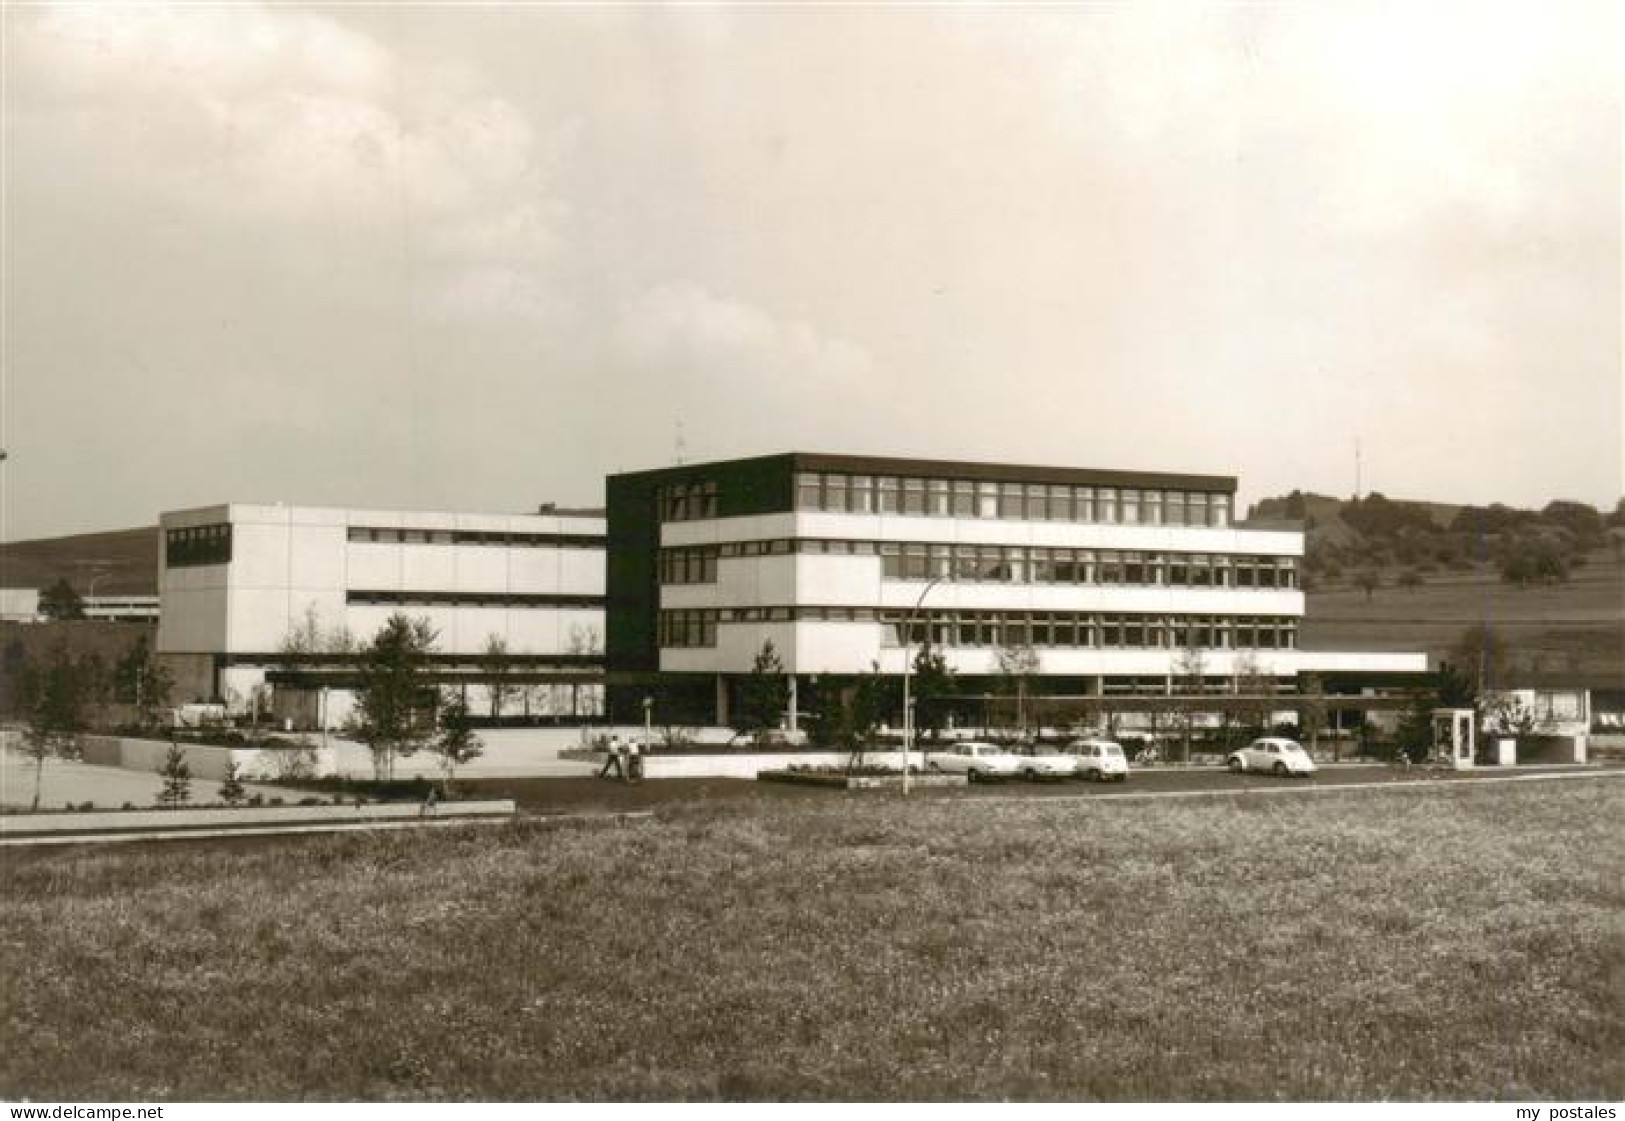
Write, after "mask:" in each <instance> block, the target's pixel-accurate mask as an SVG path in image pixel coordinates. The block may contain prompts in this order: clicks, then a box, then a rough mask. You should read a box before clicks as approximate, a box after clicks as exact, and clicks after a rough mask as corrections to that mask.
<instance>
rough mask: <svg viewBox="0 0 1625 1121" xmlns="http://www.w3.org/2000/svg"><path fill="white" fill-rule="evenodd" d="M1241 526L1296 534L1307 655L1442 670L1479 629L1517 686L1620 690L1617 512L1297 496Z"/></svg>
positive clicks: (1564, 505) (1274, 502) (1623, 539)
mask: <svg viewBox="0 0 1625 1121" xmlns="http://www.w3.org/2000/svg"><path fill="white" fill-rule="evenodd" d="M1249 518H1250V520H1256V521H1260V522H1269V521H1296V522H1300V523H1302V525H1303V526H1304V528H1305V531H1306V542H1305V553H1306V556H1305V564H1304V587H1305V590H1306V591H1307V618H1306V621H1305V624H1304V627H1303V633H1302V642H1303V645H1304V646H1305V648H1307V649H1314V650H1422V651H1426V652H1427V653H1428V654H1429V655H1431V656H1432V657H1433V658H1434V659H1435V660H1436V661H1437V660H1439V659H1449V658H1451V657H1453V656H1457V655H1458V647H1460V646H1461V644H1462V642H1463V639H1464V637H1465V636H1466V635H1467V634H1468V633H1469V632H1470V631H1473V630H1474V629H1477V628H1482V627H1485V626H1488V627H1490V628H1492V629H1493V631H1494V632H1495V634H1496V636H1497V637H1498V638H1499V640H1500V643H1501V645H1502V646H1503V647H1504V649H1505V653H1506V661H1507V667H1506V668H1507V673H1508V676H1509V678H1510V679H1513V683H1521V684H1531V685H1533V684H1547V683H1550V684H1558V683H1563V684H1572V685H1585V686H1590V687H1593V688H1609V689H1619V688H1621V686H1622V685H1625V501H1622V502H1621V503H1620V505H1618V506H1616V507H1615V508H1614V510H1613V512H1612V513H1609V514H1606V515H1605V514H1603V513H1602V512H1600V511H1598V510H1596V509H1595V508H1593V507H1590V506H1586V505H1584V504H1583V503H1578V502H1566V501H1556V502H1551V503H1548V504H1547V505H1546V506H1545V507H1544V508H1542V509H1541V510H1520V509H1516V508H1513V507H1509V506H1502V505H1492V506H1459V505H1449V504H1445V503H1437V502H1408V501H1402V500H1395V499H1389V498H1386V497H1384V496H1382V495H1380V494H1372V495H1369V496H1367V497H1366V498H1363V499H1360V500H1358V501H1353V500H1345V499H1339V498H1330V497H1327V496H1325V495H1319V494H1304V493H1301V492H1298V491H1294V492H1293V493H1292V494H1289V495H1286V496H1284V497H1280V498H1267V499H1264V500H1263V501H1261V502H1259V503H1257V504H1256V505H1254V506H1253V508H1252V511H1251V513H1250V515H1249Z"/></svg>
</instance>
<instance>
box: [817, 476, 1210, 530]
mask: <svg viewBox="0 0 1625 1121" xmlns="http://www.w3.org/2000/svg"><path fill="white" fill-rule="evenodd" d="M796 509H798V510H822V511H828V512H834V513H841V514H917V515H923V516H926V517H941V518H1003V519H1006V520H1011V521H1029V522H1089V523H1101V524H1106V525H1191V526H1225V525H1229V524H1230V496H1229V495H1228V494H1215V493H1212V492H1209V491H1187V490H1150V489H1145V488H1140V487H1078V486H1065V485H1055V484H1044V483H995V482H986V481H982V482H974V481H971V480H968V479H899V478H892V477H890V476H886V475H837V474H821V473H819V472H816V471H808V472H803V473H801V474H799V475H797V476H796Z"/></svg>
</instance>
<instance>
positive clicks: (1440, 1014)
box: [0, 780, 1625, 1101]
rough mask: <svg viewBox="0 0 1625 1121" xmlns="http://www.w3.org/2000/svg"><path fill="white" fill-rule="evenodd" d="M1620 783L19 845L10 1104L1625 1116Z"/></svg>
mask: <svg viewBox="0 0 1625 1121" xmlns="http://www.w3.org/2000/svg"><path fill="white" fill-rule="evenodd" d="M1622 809H1625V782H1622V781H1620V780H1601V781H1595V782H1564V783H1530V784H1521V785H1513V786H1506V787H1499V788H1489V787H1473V786H1470V785H1466V784H1463V785H1462V786H1459V787H1453V788H1444V789H1432V790H1428V791H1422V790H1408V791H1394V792H1387V791H1382V792H1362V793H1350V794H1311V795H1305V796H1302V797H1291V798H1288V797H1279V798H1267V799H1266V798H1259V799H1256V800H1254V801H1247V800H1245V799H1244V798H1221V799H1216V800H1214V801H1211V802H1209V801H1202V802H1188V801H1186V802H1181V801H1174V802H1167V803H1145V802H1139V803H1116V804H1111V803H1093V804H1091V803H1088V802H1064V803H1057V802H1048V801H1046V800H1042V799H1033V800H1027V801H1021V802H1013V803H1010V802H997V803H978V802H974V801H967V800H956V801H926V800H919V801H915V802H912V803H908V804H904V803H901V802H899V801H897V800H876V798H875V797H873V796H870V797H857V798H840V797H836V798H830V799H805V800H797V801H783V802H774V803H770V804H744V803H741V804H738V805H733V806H718V805H715V804H712V805H708V806H705V807H703V808H694V809H686V810H685V809H683V808H681V807H677V808H667V809H664V810H662V811H661V816H660V818H659V819H658V820H656V821H655V822H653V823H649V824H644V825H627V826H622V827H618V828H601V829H581V828H577V829H562V828H546V827H543V826H539V825H533V824H532V825H524V824H521V825H517V826H514V827H512V828H506V827H504V828H480V829H469V830H438V831H430V832H426V833H423V834H418V835H403V834H383V835H378V836H373V837H368V836H347V837H332V838H320V839H314V840H309V841H303V842H282V843H277V844H272V845H267V846H265V847H263V848H259V849H250V850H246V851H242V850H234V851H230V852H214V851H210V850H207V849H204V848H202V847H200V846H190V845H188V846H187V847H185V848H184V849H182V848H167V849H165V848H157V847H153V848H147V849H144V850H142V851H112V850H95V851H90V850H82V851H77V852H57V853H30V854H28V855H20V854H18V853H16V852H9V853H7V854H5V855H4V856H3V857H0V914H3V916H4V917H3V920H0V922H3V924H4V926H3V931H4V933H3V946H4V948H3V951H0V1004H3V1005H4V1018H5V1019H4V1024H5V1026H4V1031H3V1035H0V1096H3V1097H7V1098H17V1097H30V1098H35V1099H58V1100H80V1101H94V1100H135V1099H139V1100H154V1099H180V1100H192V1099H211V1098H247V1099H284V1098H288V1099H292V1098H343V1099H349V1098H366V1099H386V1098H387V1099H439V1098H479V1099H492V1098H497V1099H502V1098H517V1099H526V1098H531V1099H552V1098H578V1099H580V1098H585V1099H631V1098H661V1099H677V1098H733V1099H739V1098H788V1099H812V1098H847V1099H851V1098H857V1099H869V1098H880V1099H889V1098H910V1099H937V1098H948V1099H966V1098H972V1099H983V1098H1017V1099H1049V1098H1067V1099H1078V1098H1108V1099H1130V1100H1136V1099H1150V1100H1165V1099H1272V1098H1286V1099H1373V1098H1401V1099H1417V1098H1443V1099H1483V1098H1540V1099H1548V1100H1585V1099H1598V1098H1608V1099H1618V1098H1619V1097H1621V1096H1622V1095H1625V1062H1622V1059H1621V1056H1622V1055H1625V1030H1622V1026H1621V1019H1622V1017H1621V1007H1622V1003H1621V1002H1622V997H1625V930H1622V914H1625V909H1622V903H1625V886H1622V885H1625V834H1622V831H1621V829H1620V828H1619V822H1620V820H1621V818H1622V814H1621V810H1622Z"/></svg>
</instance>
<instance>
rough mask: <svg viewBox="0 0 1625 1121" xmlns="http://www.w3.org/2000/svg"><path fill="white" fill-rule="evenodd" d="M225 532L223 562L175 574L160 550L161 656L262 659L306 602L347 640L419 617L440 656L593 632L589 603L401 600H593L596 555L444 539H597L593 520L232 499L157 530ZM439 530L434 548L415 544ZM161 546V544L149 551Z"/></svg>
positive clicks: (555, 644) (545, 644)
mask: <svg viewBox="0 0 1625 1121" xmlns="http://www.w3.org/2000/svg"><path fill="white" fill-rule="evenodd" d="M226 522H229V523H230V525H231V527H232V531H231V532H232V542H231V560H230V562H229V563H226V564H218V565H196V566H179V567H174V568H171V567H169V566H168V565H167V564H166V563H165V556H166V554H164V553H162V552H161V554H160V568H159V573H160V598H161V601H162V604H163V609H162V614H161V616H160V620H159V639H158V649H159V650H160V651H162V652H166V653H197V654H203V653H229V654H247V655H270V654H274V653H276V652H277V651H278V650H279V649H280V648H281V646H282V645H283V643H284V641H285V639H286V638H287V636H288V635H289V633H290V632H291V631H292V630H294V629H295V628H297V627H300V626H302V625H303V624H304V621H305V612H306V609H307V607H312V606H313V607H314V608H315V609H316V614H317V620H318V624H319V626H320V627H321V628H322V630H323V631H324V632H327V633H330V632H332V631H334V630H337V629H339V628H341V627H344V628H348V630H349V631H350V632H351V634H352V635H353V636H354V638H355V639H356V640H357V641H360V642H365V641H367V640H369V639H370V638H371V637H372V635H374V634H375V633H377V630H378V628H379V627H380V626H382V625H383V623H384V621H385V620H387V619H388V618H389V616H390V615H391V614H393V613H394V612H396V611H397V610H399V611H403V612H405V613H406V614H408V615H411V616H422V617H427V618H429V619H430V621H431V625H433V626H435V627H436V628H437V629H438V630H439V631H440V635H441V641H440V643H439V650H440V651H441V652H443V653H451V654H475V653H478V652H480V651H481V650H482V649H483V648H484V645H485V642H486V640H487V638H488V636H489V635H490V634H492V633H497V634H501V635H503V636H504V637H506V638H507V639H508V642H509V646H510V649H512V650H513V651H514V652H515V653H536V654H548V653H563V652H568V650H567V647H568V645H569V643H570V641H571V638H570V635H571V628H572V627H574V628H576V629H577V630H578V631H590V632H592V633H593V634H594V635H596V636H597V640H596V641H597V642H598V643H599V646H600V649H601V644H602V635H603V631H604V613H603V610H602V609H601V608H592V607H584V608H568V609H564V608H555V607H550V606H543V605H537V606H524V607H521V606H515V605H490V606H478V607H474V606H455V607H454V606H450V605H440V604H427V603H425V604H417V603H412V602H411V595H412V593H414V592H416V593H421V594H423V595H424V596H429V595H432V594H435V593H441V594H444V593H465V592H469V593H500V594H512V595H578V596H601V595H603V593H604V553H603V550H602V549H594V548H582V547H574V546H572V547H569V548H559V547H554V546H551V545H548V544H546V543H542V544H534V543H529V542H514V543H507V544H495V543H485V544H474V543H456V544H454V543H452V542H451V540H450V535H451V534H452V533H454V532H474V531H477V532H482V533H514V534H533V535H535V534H570V535H577V536H602V535H603V533H604V522H603V519H602V518H595V517H570V516H560V515H550V516H543V517H532V516H526V515H485V514H482V515H462V514H454V513H434V512H403V511H388V510H342V509H328V508H312V507H282V506H264V505H246V504H236V505H229V506H213V507H204V508H199V509H196V510H183V511H174V512H170V513H166V514H164V515H163V517H162V519H161V523H162V528H163V529H164V530H166V531H167V530H170V529H179V528H191V527H198V526H212V525H219V524H222V523H226ZM351 527H359V528H366V529H375V530H383V531H405V532H406V533H407V534H408V536H410V535H411V534H413V533H416V532H422V533H423V535H424V536H423V539H421V540H416V541H413V540H407V541H351V540H349V531H350V529H351ZM430 532H438V534H439V536H440V538H441V539H440V540H439V541H431V540H429V539H428V533H430ZM161 548H162V546H161ZM358 591H376V592H390V593H396V594H402V595H404V596H405V597H406V599H407V601H408V602H406V603H405V604H402V605H391V604H351V603H349V601H348V600H349V594H350V593H352V592H358Z"/></svg>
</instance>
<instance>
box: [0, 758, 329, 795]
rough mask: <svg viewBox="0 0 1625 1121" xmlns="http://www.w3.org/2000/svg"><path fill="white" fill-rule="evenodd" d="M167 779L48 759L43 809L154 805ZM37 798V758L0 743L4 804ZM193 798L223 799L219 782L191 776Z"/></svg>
mask: <svg viewBox="0 0 1625 1121" xmlns="http://www.w3.org/2000/svg"><path fill="white" fill-rule="evenodd" d="M163 785H164V780H163V778H162V777H161V776H160V775H158V774H157V773H156V772H147V771H127V770H125V769H124V768H122V767H98V766H95V765H93V764H90V763H65V762H63V761H62V760H60V759H47V760H46V761H45V769H44V772H43V774H42V775H41V781H40V803H39V804H40V809H42V810H60V809H62V808H63V807H64V806H66V805H67V804H69V803H72V804H73V805H75V806H79V805H83V804H84V803H86V802H93V803H95V805H96V808H97V809H103V810H116V809H118V808H119V807H120V806H122V805H124V803H126V802H128V803H130V805H132V806H151V805H154V804H156V803H157V801H158V791H159V790H161V789H162V788H163ZM243 789H244V790H245V791H247V792H248V794H250V795H253V794H261V795H263V796H264V797H265V798H266V799H271V798H282V799H284V800H285V801H288V802H296V801H298V800H299V799H300V798H302V797H304V796H306V795H307V794H308V793H309V791H301V790H285V789H283V788H282V787H278V786H263V785H260V784H258V783H253V784H244V787H243ZM33 801H34V761H33V760H32V759H30V758H28V757H27V756H25V755H22V754H20V753H17V752H14V751H8V750H5V749H4V748H0V806H12V807H21V808H23V809H27V808H28V807H29V806H30V805H31V804H32V803H33ZM192 801H193V802H199V803H203V802H218V801H220V784H219V783H218V782H213V781H211V780H209V779H200V778H195V779H193V780H192Z"/></svg>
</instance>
